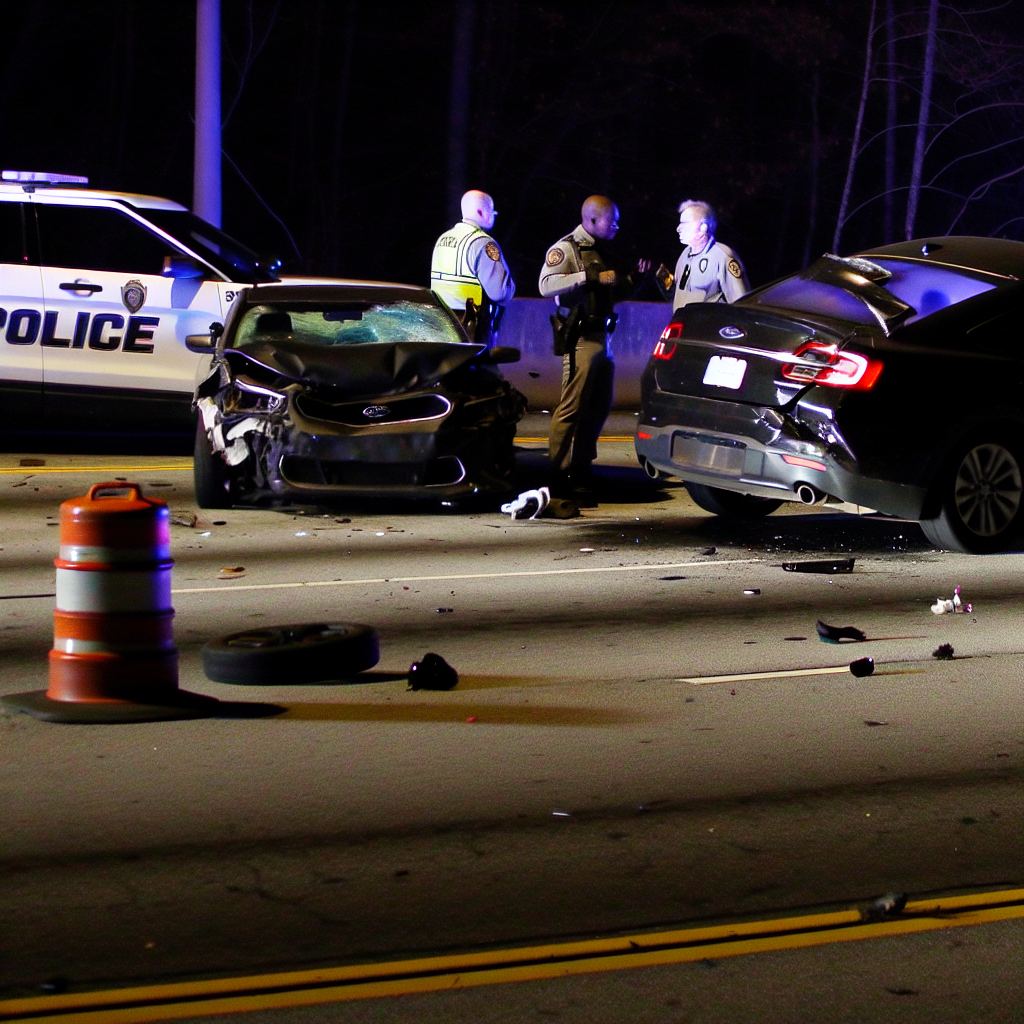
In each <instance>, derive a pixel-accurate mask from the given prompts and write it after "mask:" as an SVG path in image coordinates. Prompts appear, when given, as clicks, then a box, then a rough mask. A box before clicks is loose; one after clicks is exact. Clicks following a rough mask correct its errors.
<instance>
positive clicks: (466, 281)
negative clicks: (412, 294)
mask: <svg viewBox="0 0 1024 1024" xmlns="http://www.w3.org/2000/svg"><path fill="white" fill-rule="evenodd" d="M497 216H498V211H497V210H495V209H494V200H493V199H492V198H491V197H490V196H489V195H488V194H487V193H486V192H481V191H479V189H470V191H469V192H467V193H466V194H465V195H464V196H463V197H462V220H460V221H459V223H458V224H456V225H455V227H453V228H452V229H451V230H450V231H446V232H445V233H444V234H443V235H442V236H441V237H440V238H439V239H438V240H437V242H436V243H435V245H434V254H433V257H432V258H431V260H430V287H431V289H432V290H433V291H434V292H436V293H437V294H438V295H440V296H441V298H442V299H444V301H445V302H447V303H448V306H449V307H450V308H451V309H452V310H453V311H454V312H455V313H456V314H457V315H458V316H459V318H460V319H461V320H462V322H463V325H464V326H465V327H466V330H467V331H468V332H469V334H470V337H471V338H473V339H474V340H475V341H479V342H480V343H481V344H484V345H486V344H490V342H491V340H492V338H493V336H494V335H495V334H496V333H497V330H498V325H499V323H500V321H501V314H502V313H503V312H504V310H505V307H506V306H508V304H509V303H510V302H511V301H512V296H513V295H515V293H516V284H515V281H513V280H512V274H511V272H510V271H509V269H508V264H507V263H506V262H505V257H504V256H503V255H502V252H501V247H500V246H499V245H498V243H497V242H496V241H495V240H494V239H493V238H491V236H490V235H489V234H488V233H487V232H488V231H490V230H491V228H493V227H494V219H495V217H497Z"/></svg>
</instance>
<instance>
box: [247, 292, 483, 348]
mask: <svg viewBox="0 0 1024 1024" xmlns="http://www.w3.org/2000/svg"><path fill="white" fill-rule="evenodd" d="M282 341H298V342H304V343H306V344H312V345H371V344H374V343H377V342H379V343H381V344H389V345H393V344H395V343H396V342H411V341H421V342H422V341H427V342H435V343H438V342H440V343H444V344H451V343H463V344H464V343H465V341H466V339H465V338H464V337H463V336H462V335H461V334H459V332H458V330H457V328H456V327H455V324H454V323H453V322H452V320H451V318H450V317H449V316H448V314H447V313H446V312H445V311H444V310H443V309H441V308H440V307H439V306H434V305H431V304H429V303H425V302H410V301H407V300H403V301H399V302H388V303H377V304H374V303H372V302H341V303H331V304H330V305H329V306H327V305H325V306H323V307H322V308H320V309H315V310H311V309H309V308H308V307H304V308H302V309H282V308H281V307H280V306H253V307H252V308H250V309H248V310H246V312H245V315H244V317H243V318H242V321H241V323H239V325H238V330H237V331H236V333H235V342H234V344H235V348H241V347H242V346H243V345H249V344H252V343H254V342H257V343H258V342H264V343H265V342H270V343H271V344H273V343H279V342H282Z"/></svg>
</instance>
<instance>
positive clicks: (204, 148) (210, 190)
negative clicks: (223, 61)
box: [192, 0, 221, 228]
mask: <svg viewBox="0 0 1024 1024" xmlns="http://www.w3.org/2000/svg"><path fill="white" fill-rule="evenodd" d="M220 117H221V114H220V0H196V140H195V163H194V170H193V175H192V210H193V212H194V213H196V214H197V215H198V216H200V217H202V218H203V220H206V221H209V222H210V223H211V224H213V225H214V226H215V227H218V228H219V227H220V226H221V224H220V221H221V202H220V170H221V159H220Z"/></svg>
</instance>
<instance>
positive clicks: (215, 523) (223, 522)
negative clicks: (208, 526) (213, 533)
mask: <svg viewBox="0 0 1024 1024" xmlns="http://www.w3.org/2000/svg"><path fill="white" fill-rule="evenodd" d="M212 525H213V526H227V525H228V521H227V520H226V519H214V521H213V523H212Z"/></svg>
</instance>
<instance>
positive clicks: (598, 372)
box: [548, 335, 615, 473]
mask: <svg viewBox="0 0 1024 1024" xmlns="http://www.w3.org/2000/svg"><path fill="white" fill-rule="evenodd" d="M614 380H615V363H613V362H612V359H611V357H610V356H609V355H608V339H607V337H606V336H604V335H602V336H600V337H598V338H580V339H579V341H577V342H576V348H575V349H574V350H573V351H572V352H568V353H566V354H565V355H564V356H562V397H561V398H560V399H559V402H558V406H557V408H556V409H555V412H554V415H553V416H552V417H551V436H550V439H549V442H548V454H549V457H550V459H551V466H552V468H553V469H554V470H556V471H557V472H560V473H564V472H566V471H568V472H584V473H585V472H586V471H588V470H589V469H590V464H591V463H592V462H593V461H594V459H596V458H597V438H598V436H599V435H600V433H601V428H602V427H603V426H604V421H605V420H606V419H607V418H608V413H609V412H610V411H611V408H612V388H613V385H614Z"/></svg>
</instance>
